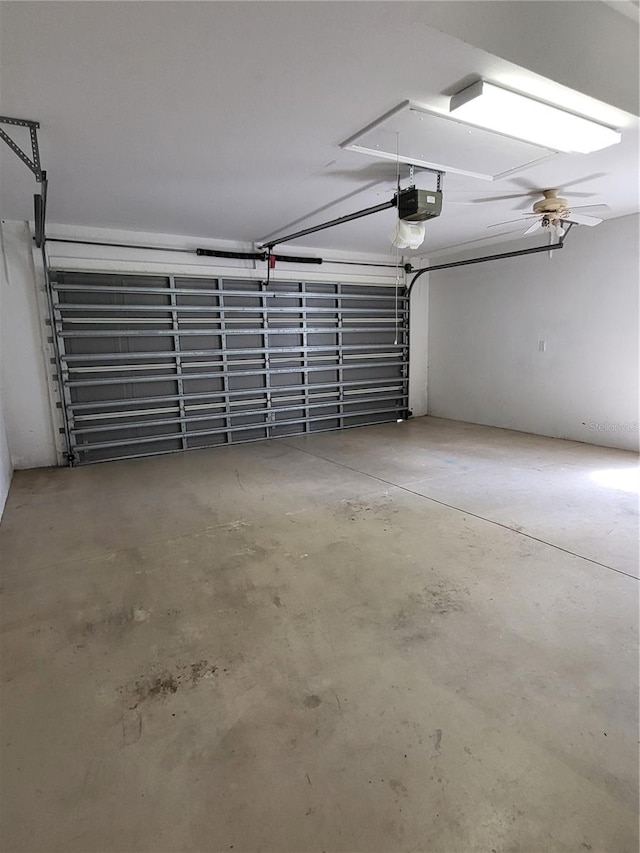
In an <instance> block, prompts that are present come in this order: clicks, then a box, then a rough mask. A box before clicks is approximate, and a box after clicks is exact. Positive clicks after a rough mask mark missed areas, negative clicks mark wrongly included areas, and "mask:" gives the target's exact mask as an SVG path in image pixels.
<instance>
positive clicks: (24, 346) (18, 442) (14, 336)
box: [0, 222, 58, 468]
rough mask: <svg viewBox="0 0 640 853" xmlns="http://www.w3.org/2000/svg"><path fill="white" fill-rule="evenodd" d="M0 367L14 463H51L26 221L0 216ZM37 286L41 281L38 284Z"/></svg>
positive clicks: (43, 368)
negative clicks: (0, 268)
mask: <svg viewBox="0 0 640 853" xmlns="http://www.w3.org/2000/svg"><path fill="white" fill-rule="evenodd" d="M2 243H3V246H4V261H5V263H6V274H5V275H4V276H3V280H2V294H1V297H0V301H1V303H2V317H1V327H0V333H1V335H0V342H1V343H0V346H1V352H0V369H1V371H2V376H1V379H2V381H1V386H2V396H3V406H4V417H5V425H6V431H7V440H8V444H9V450H10V454H11V461H12V463H13V467H14V468H38V467H41V466H46V465H56V464H57V461H58V457H57V454H56V443H55V433H54V424H53V417H52V412H51V405H50V402H49V385H48V379H47V365H46V356H45V352H44V346H43V336H44V330H43V327H42V324H41V319H40V311H39V306H38V300H39V298H41V293H39V291H38V287H37V284H36V274H35V269H34V264H33V255H32V249H31V247H32V239H31V233H30V230H29V226H28V224H27V223H26V222H3V223H2ZM40 286H41V285H40Z"/></svg>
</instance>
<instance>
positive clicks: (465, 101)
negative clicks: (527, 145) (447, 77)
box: [449, 80, 622, 154]
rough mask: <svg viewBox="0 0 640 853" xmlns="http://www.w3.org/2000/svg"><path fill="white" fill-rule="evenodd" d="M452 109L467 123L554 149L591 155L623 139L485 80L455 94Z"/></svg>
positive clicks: (592, 123) (618, 135)
mask: <svg viewBox="0 0 640 853" xmlns="http://www.w3.org/2000/svg"><path fill="white" fill-rule="evenodd" d="M449 112H450V113H451V115H452V117H453V118H456V119H460V121H463V122H465V123H467V124H474V125H477V126H478V127H484V128H486V129H487V130H494V131H496V133H503V134H505V135H506V136H512V137H515V138H516V139H523V140H524V141H526V142H532V143H533V144H534V145H543V146H545V147H546V148H552V149H554V150H555V151H564V152H575V153H580V154H588V153H589V152H591V151H599V150H600V149H601V148H607V147H608V146H609V145H615V144H616V143H617V142H620V140H621V138H622V134H621V133H620V131H619V130H614V129H613V128H611V127H605V125H603V124H598V123H597V122H595V121H591V119H588V118H583V117H582V116H577V115H573V114H572V113H568V112H565V111H564V110H562V109H560V108H559V107H552V106H551V105H550V104H543V103H542V102H540V101H535V100H533V98H529V97H527V96H526V95H520V94H518V93H517V92H510V91H509V90H508V89H502V88H501V87H500V86H494V85H493V84H492V83H487V82H486V81H484V80H478V82H477V83H474V84H473V85H472V86H469V87H468V88H466V89H464V90H463V91H462V92H459V93H458V94H457V95H454V96H453V98H451V103H450V105H449Z"/></svg>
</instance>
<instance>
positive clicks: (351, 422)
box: [51, 271, 408, 464]
mask: <svg viewBox="0 0 640 853" xmlns="http://www.w3.org/2000/svg"><path fill="white" fill-rule="evenodd" d="M51 288H52V295H53V312H54V316H53V320H54V327H55V334H56V338H57V344H58V347H59V350H60V361H61V367H62V370H61V377H60V380H61V386H62V391H63V398H64V411H65V416H66V420H67V424H68V431H69V435H70V453H71V457H72V461H73V462H74V464H83V463H87V462H98V461H102V460H105V459H121V458H128V457H132V456H145V455H152V454H157V453H168V452H175V451H178V450H188V449H190V448H198V447H207V446H216V445H219V444H229V443H234V442H242V441H254V440H258V439H262V438H269V437H272V436H274V437H275V436H284V435H292V434H297V433H302V432H314V431H318V430H326V429H337V428H341V427H348V426H356V425H359V424H364V423H380V422H384V421H390V420H396V419H397V418H404V417H406V415H407V402H408V397H407V395H408V303H407V299H406V296H405V292H404V290H402V291H401V292H400V293H398V294H396V292H395V288H394V287H392V286H380V285H375V284H371V285H352V284H348V283H310V282H300V283H297V282H283V281H275V282H270V284H269V286H268V288H267V285H266V283H265V282H260V281H256V280H253V279H250V280H245V279H219V278H211V279H201V278H198V279H193V278H188V277H173V276H144V275H107V274H95V273H82V272H80V273H79V272H64V271H56V272H52V273H51Z"/></svg>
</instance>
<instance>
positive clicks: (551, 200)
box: [533, 190, 569, 220]
mask: <svg viewBox="0 0 640 853" xmlns="http://www.w3.org/2000/svg"><path fill="white" fill-rule="evenodd" d="M556 193H557V190H544V193H543V195H544V198H541V199H540V201H537V202H536V203H535V204H534V205H533V212H534V213H541V214H544V215H546V216H548V217H549V219H550V220H554V219H561V218H563V217H564V216H567V215H568V214H569V208H568V204H569V203H568V201H567V200H566V198H559V197H558V196H557V194H556Z"/></svg>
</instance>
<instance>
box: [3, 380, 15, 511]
mask: <svg viewBox="0 0 640 853" xmlns="http://www.w3.org/2000/svg"><path fill="white" fill-rule="evenodd" d="M12 475H13V467H12V465H11V457H10V456H9V443H8V442H7V433H6V429H5V425H4V414H3V411H2V398H1V396H0V518H2V511H3V509H4V505H5V503H6V500H7V495H8V494H9V486H10V485H11V477H12Z"/></svg>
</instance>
